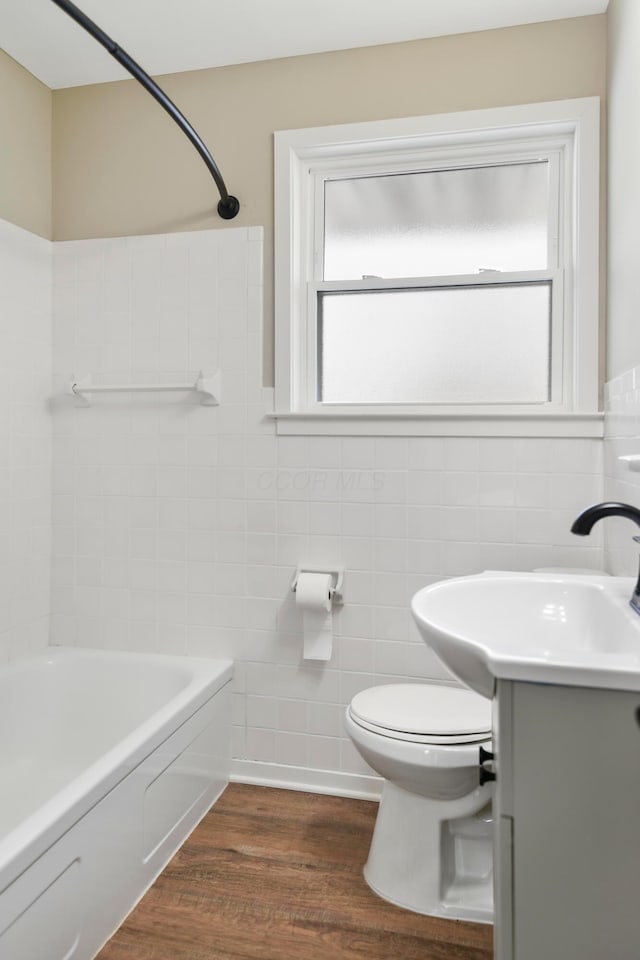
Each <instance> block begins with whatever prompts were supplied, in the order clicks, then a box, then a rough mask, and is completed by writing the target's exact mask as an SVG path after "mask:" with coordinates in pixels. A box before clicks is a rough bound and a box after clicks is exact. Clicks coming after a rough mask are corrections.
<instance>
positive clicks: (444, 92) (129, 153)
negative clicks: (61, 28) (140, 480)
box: [53, 16, 606, 383]
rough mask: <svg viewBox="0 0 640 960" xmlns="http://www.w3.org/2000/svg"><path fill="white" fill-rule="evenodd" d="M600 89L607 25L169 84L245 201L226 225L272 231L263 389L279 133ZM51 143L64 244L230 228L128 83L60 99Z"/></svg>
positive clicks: (165, 125) (199, 173)
mask: <svg viewBox="0 0 640 960" xmlns="http://www.w3.org/2000/svg"><path fill="white" fill-rule="evenodd" d="M134 53H135V51H134ZM102 55H103V54H102V53H101V52H100V51H99V50H98V49H97V48H96V56H102ZM605 82H606V17H605V16H596V17H584V18H579V19H573V20H562V21H553V22H549V23H542V24H534V25H530V26H525V27H514V28H508V29H504V30H490V31H485V32H482V33H472V34H463V35H456V36H450V37H439V38H436V39H433V40H422V41H414V42H410V43H402V44H389V45H387V46H380V47H365V48H361V49H357V50H346V51H339V52H336V53H326V54H315V55H311V56H304V57H293V58H288V59H283V60H271V61H264V62H261V63H250V64H243V65H240V66H232V67H221V68H218V69H212V70H201V71H197V72H192V73H182V74H173V75H170V76H165V77H163V78H162V85H163V87H164V88H165V89H166V91H167V93H168V94H169V96H171V97H172V98H173V99H174V100H175V101H176V103H177V104H178V105H179V106H180V108H181V109H182V110H183V112H184V113H185V115H186V116H187V117H188V118H189V119H190V120H191V122H192V123H193V124H194V126H195V127H196V129H197V130H198V132H199V133H200V135H201V136H202V137H203V139H204V140H205V142H206V143H207V145H208V146H209V148H210V150H211V151H212V153H213V154H214V156H215V158H216V161H217V163H218V164H219V166H220V168H221V170H222V173H223V176H224V177H225V180H226V182H227V186H228V188H229V191H230V192H231V193H234V194H236V195H237V196H238V197H239V199H240V201H241V204H242V210H241V213H240V215H239V217H238V218H237V219H236V220H234V221H231V225H236V224H237V225H248V224H251V225H257V224H262V225H264V227H265V231H266V232H265V241H266V243H265V261H266V262H265V279H266V294H265V297H266V302H265V354H266V355H265V382H266V383H271V382H272V362H273V360H272V342H273V335H272V330H273V308H272V285H271V279H272V278H271V274H272V241H271V232H272V224H273V155H272V151H273V136H272V135H273V131H274V130H280V129H289V128H296V127H305V126H316V125H321V124H329V123H343V122H344V123H346V122H350V121H358V120H372V119H381V118H384V117H398V116H410V115H419V114H429V113H441V112H447V111H451V110H465V109H473V108H480V107H488V106H502V105H507V104H513V103H526V102H533V101H542V100H557V99H563V98H566V97H581V96H591V95H599V96H601V97H603V98H604V95H605ZM53 144H54V148H53V171H54V197H55V203H54V237H55V239H57V240H66V239H79V238H87V237H99V236H119V235H130V234H140V233H159V232H166V231H174V230H191V229H193V230H198V229H203V228H206V227H220V228H221V229H223V228H224V224H223V223H222V221H220V220H219V219H218V217H217V216H216V215H215V206H216V203H217V194H216V191H215V186H214V184H213V182H212V181H211V178H210V176H209V174H208V172H207V170H206V168H205V167H204V165H203V163H202V161H201V160H200V159H199V157H198V156H197V155H196V153H195V151H194V150H193V148H192V147H191V146H190V144H189V143H188V142H187V140H186V139H185V137H184V136H183V134H182V133H181V132H180V131H179V130H178V128H177V127H176V126H175V125H174V124H173V123H172V121H171V120H170V119H169V118H168V117H167V116H166V115H165V114H164V112H163V111H162V110H161V108H160V107H159V106H157V105H156V104H154V103H153V101H152V100H151V99H150V98H149V96H148V94H146V93H145V92H144V91H143V90H142V89H141V88H140V87H139V86H138V85H137V84H136V83H135V81H133V80H128V81H122V82H120V83H111V84H101V85H95V86H89V87H76V88H73V89H68V90H59V91H56V92H55V93H54V141H53Z"/></svg>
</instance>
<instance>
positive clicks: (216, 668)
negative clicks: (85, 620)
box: [0, 646, 234, 894]
mask: <svg viewBox="0 0 640 960" xmlns="http://www.w3.org/2000/svg"><path fill="white" fill-rule="evenodd" d="M63 660H70V661H73V660H79V661H81V660H92V661H98V662H99V661H100V660H109V661H111V662H113V661H114V660H121V661H122V662H123V663H126V662H127V661H128V662H132V660H137V661H138V662H141V663H149V664H152V663H156V664H164V665H167V666H171V667H177V668H179V669H181V670H185V671H186V672H187V673H188V674H189V675H190V680H189V681H188V682H187V683H186V684H185V686H184V687H183V688H182V689H181V690H180V691H179V692H178V693H177V694H175V695H174V696H173V697H171V699H170V700H168V701H167V702H166V703H165V704H164V705H163V706H162V707H161V708H160V709H158V710H155V711H154V712H153V713H151V714H150V715H149V717H148V718H147V719H146V720H145V721H144V722H143V723H141V724H139V725H138V726H137V727H135V728H134V729H133V730H132V731H131V732H130V733H129V734H127V735H126V736H125V737H123V738H122V739H121V740H120V741H118V743H117V744H116V745H115V746H114V747H112V748H111V749H110V750H108V751H106V752H105V753H104V754H103V755H102V756H101V757H99V758H98V760H97V761H95V762H94V763H92V764H90V765H89V766H88V767H87V768H85V769H84V770H83V771H82V772H81V773H80V774H79V775H78V776H76V777H74V778H73V779H72V780H71V781H69V783H68V784H66V785H65V786H64V787H63V788H62V789H61V790H59V791H58V792H57V793H55V794H54V795H53V796H52V797H51V798H50V799H49V800H47V801H46V802H45V803H44V804H43V805H42V806H41V807H40V808H39V809H38V810H36V811H34V812H33V813H32V814H30V815H29V816H27V817H26V818H25V819H24V820H23V821H22V822H21V823H20V824H19V825H18V826H17V827H15V828H14V829H13V830H11V831H10V832H9V833H8V834H7V835H6V836H4V837H1V838H0V894H2V893H3V892H4V891H5V890H6V889H7V888H8V887H9V886H10V885H11V884H12V883H13V882H14V881H15V880H16V879H17V878H18V877H19V876H20V874H21V873H23V872H24V870H26V869H27V868H28V867H30V866H31V865H32V864H33V863H34V862H35V861H36V860H37V859H38V858H39V857H41V856H42V854H43V853H45V852H46V851H47V850H48V849H49V847H51V846H52V845H53V844H54V843H55V842H56V840H57V839H58V838H59V837H60V836H61V835H62V834H64V833H65V832H66V831H67V830H69V829H70V828H71V827H72V826H73V825H74V824H75V823H77V822H78V821H79V820H80V819H81V818H82V817H83V816H84V815H85V814H86V813H87V812H88V811H89V810H90V809H91V808H92V807H94V806H95V805H96V804H97V803H99V802H100V800H102V799H103V798H104V797H105V796H106V795H107V794H108V793H110V792H111V790H113V789H114V788H115V787H116V786H117V785H118V784H119V783H120V782H121V781H122V780H124V778H125V777H126V776H128V775H129V774H130V773H131V772H132V770H134V769H135V768H136V767H137V766H138V765H139V764H140V763H141V762H142V761H143V760H144V759H145V757H147V756H148V755H149V754H150V753H152V752H153V751H154V750H156V749H157V748H158V747H159V746H161V744H162V743H163V742H164V741H165V740H166V739H168V737H170V736H171V734H172V733H174V732H175V731H176V730H177V729H179V727H181V726H182V725H183V724H184V723H185V722H186V721H187V720H188V719H189V718H190V717H192V716H193V715H194V714H195V713H197V711H198V710H199V709H200V708H201V707H202V706H203V705H204V704H205V703H206V702H207V701H208V700H210V699H211V698H212V697H214V696H215V695H216V693H218V692H219V691H220V690H221V689H222V688H223V687H224V686H225V685H226V684H227V683H229V682H230V680H231V678H232V676H233V666H234V664H233V661H232V660H229V659H224V658H212V659H207V658H202V657H186V656H177V655H173V654H155V653H136V652H129V651H124V650H114V651H110V650H95V649H91V648H84V647H62V646H60V647H58V646H56V647H49V648H47V649H46V650H43V651H41V652H40V653H37V654H30V655H29V656H26V657H24V658H20V659H17V660H14V661H11V662H10V663H9V664H7V665H6V666H5V667H3V668H2V671H1V672H2V673H3V674H4V673H9V674H10V673H18V672H27V671H28V670H29V668H33V667H34V666H35V665H43V666H46V665H48V664H49V662H55V661H63Z"/></svg>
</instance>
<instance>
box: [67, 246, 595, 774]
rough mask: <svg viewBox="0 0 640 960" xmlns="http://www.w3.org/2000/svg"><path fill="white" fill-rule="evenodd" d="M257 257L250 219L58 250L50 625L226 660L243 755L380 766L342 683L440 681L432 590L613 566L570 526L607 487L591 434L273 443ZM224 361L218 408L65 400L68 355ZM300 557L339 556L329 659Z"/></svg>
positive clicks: (182, 402) (143, 371)
mask: <svg viewBox="0 0 640 960" xmlns="http://www.w3.org/2000/svg"><path fill="white" fill-rule="evenodd" d="M261 255H262V243H261V231H260V230H259V229H257V228H250V229H248V230H246V229H231V230H229V229H226V230H224V231H205V232H202V233H187V234H174V235H170V236H155V237H137V238H126V239H116V240H95V241H78V242H70V243H60V244H56V245H55V298H54V303H55V311H54V312H55V351H54V356H55V376H56V390H57V394H58V399H57V401H56V412H55V459H54V488H53V489H54V519H55V525H54V534H55V536H54V554H55V556H54V576H55V588H54V608H53V609H54V616H53V629H52V637H53V642H54V643H70V642H71V643H78V644H82V645H87V644H88V645H96V646H104V647H127V648H131V649H140V650H145V649H146V650H163V651H175V652H179V653H187V654H190V655H205V656H216V655H228V656H231V657H233V658H234V659H235V660H236V662H237V664H238V668H237V675H236V681H235V683H236V687H235V690H236V693H235V704H234V736H235V740H234V752H235V756H236V757H238V758H243V759H245V760H250V761H251V760H252V761H258V762H262V763H273V764H280V765H287V766H290V767H293V768H298V769H303V768H307V769H309V770H311V771H320V770H322V771H330V772H333V773H334V774H335V775H336V776H338V775H339V774H353V775H358V774H364V775H366V774H367V773H369V772H370V771H369V770H368V768H367V767H366V766H365V765H364V763H363V762H362V761H361V760H360V758H359V756H358V755H357V754H356V752H355V750H354V749H353V748H352V746H351V743H350V742H349V740H348V739H346V738H345V736H344V732H343V727H342V715H343V711H344V707H345V705H346V704H347V703H348V702H349V700H350V699H351V697H352V696H353V695H354V694H355V693H356V692H357V691H358V690H360V689H362V688H364V687H367V686H370V685H372V684H375V683H386V682H391V681H396V680H398V679H400V680H405V679H418V678H428V679H443V678H445V679H450V678H448V677H447V675H446V673H445V671H444V670H443V668H442V667H441V666H440V665H439V663H438V662H437V661H436V659H435V657H434V656H433V655H431V654H430V652H429V651H428V650H427V648H426V647H425V646H424V645H423V644H422V643H421V641H420V640H419V637H418V635H417V632H416V630H415V628H414V626H413V623H412V621H411V618H410V616H409V613H408V603H409V600H410V598H411V596H412V594H413V593H414V592H415V591H416V590H417V589H418V588H419V587H421V586H423V585H425V584H427V583H429V582H432V581H434V580H437V579H440V578H442V577H448V576H454V575H460V574H467V573H474V572H477V571H480V570H483V569H486V568H494V569H495V568H508V569H522V570H526V569H530V568H532V567H534V566H539V565H550V564H551V565H560V564H568V565H580V566H593V567H600V566H601V564H602V557H601V541H600V539H599V537H600V534H599V533H596V534H595V535H594V536H593V537H591V538H589V540H588V541H587V542H583V541H579V540H577V538H575V537H572V535H571V534H570V533H569V527H570V524H571V522H572V520H573V518H574V517H575V515H576V514H577V512H578V511H579V510H580V509H581V508H582V507H583V506H584V505H585V504H586V503H587V502H592V501H594V500H598V499H599V498H600V496H601V444H600V443H599V442H598V441H590V440H578V439H576V440H550V441H546V440H536V439H522V440H519V439H482V440H479V439H464V438H456V439H445V438H436V439H423V438H420V439H413V438H412V439H404V438H380V439H373V438H349V439H346V440H345V439H339V438H332V437H312V438H308V439H307V438H298V437H281V438H278V437H276V436H275V432H274V427H273V424H272V422H271V421H269V420H267V419H265V418H264V412H265V411H267V410H269V409H271V403H272V396H271V391H270V390H263V389H262V387H261V380H260V371H261V347H260V331H261V302H262V286H261V284H262V277H261ZM218 365H220V366H221V368H222V375H223V395H222V404H221V406H220V407H218V408H211V407H200V406H199V405H197V403H195V402H194V401H193V400H192V399H191V400H189V399H183V398H176V397H175V396H171V395H169V399H167V398H166V397H161V396H159V395H158V396H153V397H151V396H147V397H146V398H145V399H141V398H140V397H134V396H132V395H129V396H127V397H124V398H123V397H120V398H114V397H113V396H112V397H110V398H108V399H107V398H104V397H103V398H100V399H99V400H96V402H95V404H94V406H92V407H91V409H88V410H79V409H75V408H74V407H73V406H72V405H71V403H70V402H69V399H68V398H66V397H64V396H62V391H63V388H64V386H65V384H66V382H67V381H68V380H69V377H70V375H71V374H72V373H75V374H76V375H83V374H85V373H87V372H91V373H92V374H94V375H95V377H96V379H99V378H103V379H104V380H109V381H122V382H125V381H127V380H129V379H131V378H133V379H134V380H141V381H142V380H144V381H148V380H151V379H153V378H157V377H159V378H162V379H166V380H172V379H174V380H182V379H184V378H185V377H187V378H190V377H191V378H195V375H196V373H197V371H198V370H199V369H200V368H203V369H215V368H216V367H217V366H218ZM303 561H306V562H308V563H314V564H321V563H327V564H340V565H344V566H345V567H346V570H347V573H346V580H345V600H346V602H345V605H344V607H343V608H342V609H339V610H338V611H337V612H336V615H335V631H336V639H335V644H334V654H333V657H332V660H331V661H330V662H329V663H328V664H326V665H318V664H314V663H305V662H303V661H302V660H301V651H302V641H301V618H300V614H299V612H298V611H297V610H296V608H295V604H294V601H293V596H292V594H291V592H290V584H291V580H292V576H293V573H294V571H295V568H296V565H297V563H298V562H303ZM314 776H315V775H312V774H309V777H310V780H309V782H318V779H322V778H321V777H319V775H318V776H316V778H315V780H314V779H313V777H314ZM327 776H328V775H324V779H325V780H326V777H327Z"/></svg>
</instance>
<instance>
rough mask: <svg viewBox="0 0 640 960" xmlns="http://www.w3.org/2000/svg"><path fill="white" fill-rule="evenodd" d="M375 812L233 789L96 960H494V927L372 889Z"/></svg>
mask: <svg viewBox="0 0 640 960" xmlns="http://www.w3.org/2000/svg"><path fill="white" fill-rule="evenodd" d="M376 811H377V806H376V804H374V803H370V802H369V801H366V800H349V799H345V798H342V797H330V796H320V795H318V794H311V793H298V792H295V791H291V790H276V789H273V788H269V787H257V786H249V785H246V784H231V785H230V786H229V787H228V788H227V790H226V791H225V792H224V794H223V795H222V797H221V798H220V799H219V800H218V802H217V803H216V804H215V806H214V807H213V809H212V810H211V811H210V812H209V813H208V814H207V816H206V817H205V818H204V819H203V820H202V822H201V823H200V825H199V826H198V827H197V828H196V830H195V831H194V832H193V833H192V834H191V836H190V837H189V839H188V840H187V842H186V843H185V844H184V846H183V847H182V848H181V849H180V850H179V851H178V853H177V854H176V856H175V857H174V858H173V860H172V861H171V862H170V863H169V865H168V866H167V867H166V869H165V870H164V872H163V873H162V874H161V876H160V877H159V878H158V879H157V881H156V882H155V884H154V885H153V887H152V888H151V889H150V890H149V891H148V892H147V894H146V896H145V897H144V898H143V899H142V900H141V902H140V903H139V904H138V906H137V907H136V908H135V910H133V911H132V913H131V914H130V915H129V917H128V918H127V920H126V921H125V923H124V924H123V925H122V927H121V928H120V929H119V930H118V931H117V932H116V934H115V935H114V936H113V937H112V938H111V940H110V941H109V942H108V943H107V944H106V945H105V946H104V947H103V949H102V950H101V951H100V953H99V955H98V958H97V960H258V958H260V960H328V958H331V960H395V958H398V960H491V957H492V955H493V954H492V927H491V926H489V925H486V924H473V923H461V922H459V921H455V920H440V919H436V918H433V917H423V916H421V915H420V914H416V913H411V912H410V911H408V910H401V909H400V908H398V907H394V906H393V905H392V904H389V903H387V902H386V901H384V900H381V899H380V898H379V897H377V896H375V894H373V893H372V892H371V891H370V890H369V887H368V886H367V885H366V883H365V881H364V880H363V878H362V867H363V865H364V862H365V860H366V857H367V851H368V848H369V841H370V838H371V832H372V830H373V824H374V821H375V815H376Z"/></svg>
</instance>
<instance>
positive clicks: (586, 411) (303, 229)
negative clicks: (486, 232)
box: [273, 97, 602, 436]
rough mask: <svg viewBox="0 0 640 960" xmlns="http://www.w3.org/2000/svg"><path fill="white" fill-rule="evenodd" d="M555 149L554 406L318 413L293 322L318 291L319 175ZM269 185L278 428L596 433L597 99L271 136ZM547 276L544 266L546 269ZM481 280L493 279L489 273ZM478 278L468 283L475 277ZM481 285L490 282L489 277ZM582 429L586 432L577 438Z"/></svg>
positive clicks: (301, 332) (301, 327)
mask: <svg viewBox="0 0 640 960" xmlns="http://www.w3.org/2000/svg"><path fill="white" fill-rule="evenodd" d="M559 146H560V148H561V149H562V151H563V156H562V158H561V162H560V174H559V175H560V177H561V178H564V177H567V176H568V177H569V178H570V179H569V180H568V183H569V184H570V187H571V189H564V190H563V191H562V192H561V202H562V204H563V211H562V215H561V216H562V218H563V222H564V224H565V225H566V226H565V231H564V236H563V237H561V242H562V243H563V244H564V245H565V250H566V254H567V256H566V257H565V260H566V262H567V263H568V266H567V267H566V268H565V277H564V285H563V291H562V296H563V297H564V304H565V309H564V317H565V320H564V323H563V353H562V367H563V396H562V398H561V402H560V403H553V404H545V405H544V408H543V409H532V408H531V407H534V406H535V405H531V407H529V408H528V409H525V408H524V407H523V405H518V409H514V408H513V407H512V406H509V405H491V406H488V407H478V406H477V405H464V409H462V405H460V406H458V405H447V406H444V405H428V406H427V405H425V406H421V407H420V408H419V409H417V408H416V406H414V405H410V406H407V407H402V408H400V407H394V406H392V405H384V406H380V407H373V406H371V405H365V404H355V405H351V404H345V405H340V406H339V407H338V405H335V404H331V405H330V406H331V409H330V410H327V409H326V406H328V405H319V404H317V403H311V402H310V395H309V392H308V386H307V384H308V382H309V381H308V374H309V349H308V346H309V345H308V343H307V342H306V338H307V336H308V329H307V324H306V322H305V323H301V322H300V320H299V318H300V317H301V316H304V315H305V313H306V311H307V309H308V304H307V297H308V296H309V295H311V294H314V290H315V286H316V285H318V280H317V270H316V269H315V266H314V263H313V250H314V239H317V238H314V236H313V230H314V222H316V223H317V217H316V216H315V210H316V207H315V205H316V202H317V190H318V183H319V182H320V181H321V179H322V177H323V175H325V174H326V173H327V172H328V171H332V170H335V171H336V175H340V173H344V171H345V170H346V169H352V170H356V169H358V170H361V169H363V168H366V169H367V170H370V171H371V172H372V173H373V172H374V171H376V170H377V172H382V171H384V172H389V170H390V169H391V166H390V160H389V158H390V154H391V155H392V156H393V161H392V165H395V167H396V168H397V169H400V168H401V169H403V170H406V169H407V168H408V165H410V164H415V167H416V168H418V167H420V168H421V169H424V168H425V164H424V151H425V149H426V150H429V164H428V165H429V167H432V166H435V165H437V163H438V162H439V161H440V160H442V161H443V162H445V163H446V164H447V166H449V165H450V164H451V162H452V158H453V160H454V161H455V158H456V157H457V158H458V159H459V165H460V166H465V165H466V166H468V165H469V162H470V159H471V158H473V161H476V160H477V159H478V158H479V157H482V158H486V159H487V160H490V159H491V158H492V157H493V158H501V159H503V160H504V159H505V158H506V157H508V158H509V159H512V160H517V158H518V155H522V157H525V156H528V157H531V156H532V154H534V153H535V151H536V148H538V149H539V150H540V153H541V154H543V155H545V151H546V153H548V152H549V151H550V150H552V149H557V148H558V147H559ZM275 188H276V210H275V212H276V218H275V263H276V270H275V304H276V386H275V413H274V415H273V416H274V417H275V418H276V420H277V423H278V432H286V433H292V432H298V433H309V432H312V433H317V432H324V433H346V432H357V433H362V432H366V433H367V434H369V435H372V434H375V433H376V432H383V433H389V432H390V431H391V432H393V433H403V432H406V433H407V434H408V435H409V434H410V435H415V434H416V433H425V434H429V433H434V432H435V433H441V432H442V428H443V425H445V426H447V427H448V428H451V426H452V425H453V424H457V427H456V433H459V431H460V430H464V431H467V432H468V433H469V434H472V435H476V434H478V433H479V432H482V431H483V430H486V431H487V432H488V434H490V435H493V434H495V433H496V432H497V433H498V434H499V435H505V429H507V428H508V424H509V422H510V421H519V422H520V427H517V426H516V423H515V422H514V424H513V427H510V428H508V429H511V430H512V432H514V431H515V435H520V434H521V433H522V429H524V423H525V422H527V423H528V425H529V427H528V429H530V430H536V431H539V432H538V433H536V434H535V435H557V431H558V430H560V431H561V432H562V435H574V434H573V429H575V430H576V431H577V433H576V434H575V435H580V436H584V435H592V436H599V435H601V430H602V424H601V419H602V415H601V413H600V412H599V410H598V332H599V314H598V294H599V243H598V234H599V202H598V193H599V98H597V97H587V98H580V99H576V100H566V101H553V102H550V103H538V104H526V105H522V106H514V107H504V108H496V109H488V110H477V111H469V112H462V113H453V114H444V115H436V116H430V117H410V118H404V119H395V120H382V121H372V122H366V123H357V124H345V125H339V126H331V127H317V128H310V129H306V130H289V131H278V132H276V134H275ZM574 211H575V214H574ZM552 272H553V270H551V269H550V270H549V271H545V273H547V274H551V273H552ZM479 276H480V277H482V275H479ZM508 276H513V275H511V274H509V275H505V279H506V278H507V277H508ZM491 277H492V278H493V281H494V282H495V275H491ZM430 279H433V278H430ZM439 279H440V278H439ZM446 279H447V281H451V280H453V279H455V278H446ZM478 279H479V277H478V276H474V280H475V282H478ZM378 282H379V281H378ZM487 282H490V281H489V279H488V278H487ZM326 283H327V282H323V284H322V285H323V286H324V285H325V284H326ZM363 283H368V284H371V283H373V281H363ZM349 286H352V284H349ZM554 289H555V284H554ZM310 292H311V294H310ZM314 295H315V294H314ZM578 316H579V317H580V322H579V323H578V322H577V320H576V318H577V317H578ZM567 318H569V322H568V323H567V322H566V320H567ZM556 359H557V358H556ZM322 422H324V426H322V425H321V424H322ZM572 423H574V424H575V427H574V428H572V427H571V424H572ZM314 424H315V426H314ZM319 424H320V427H319V426H318V425H319ZM340 424H342V426H340ZM365 424H366V429H365V428H364V425H365ZM376 424H377V427H376ZM403 424H404V429H403ZM420 425H421V426H420ZM497 425H499V426H497ZM391 426H392V429H391ZM521 428H522V429H521ZM585 431H591V432H588V433H587V434H585ZM465 435H466V434H465Z"/></svg>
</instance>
